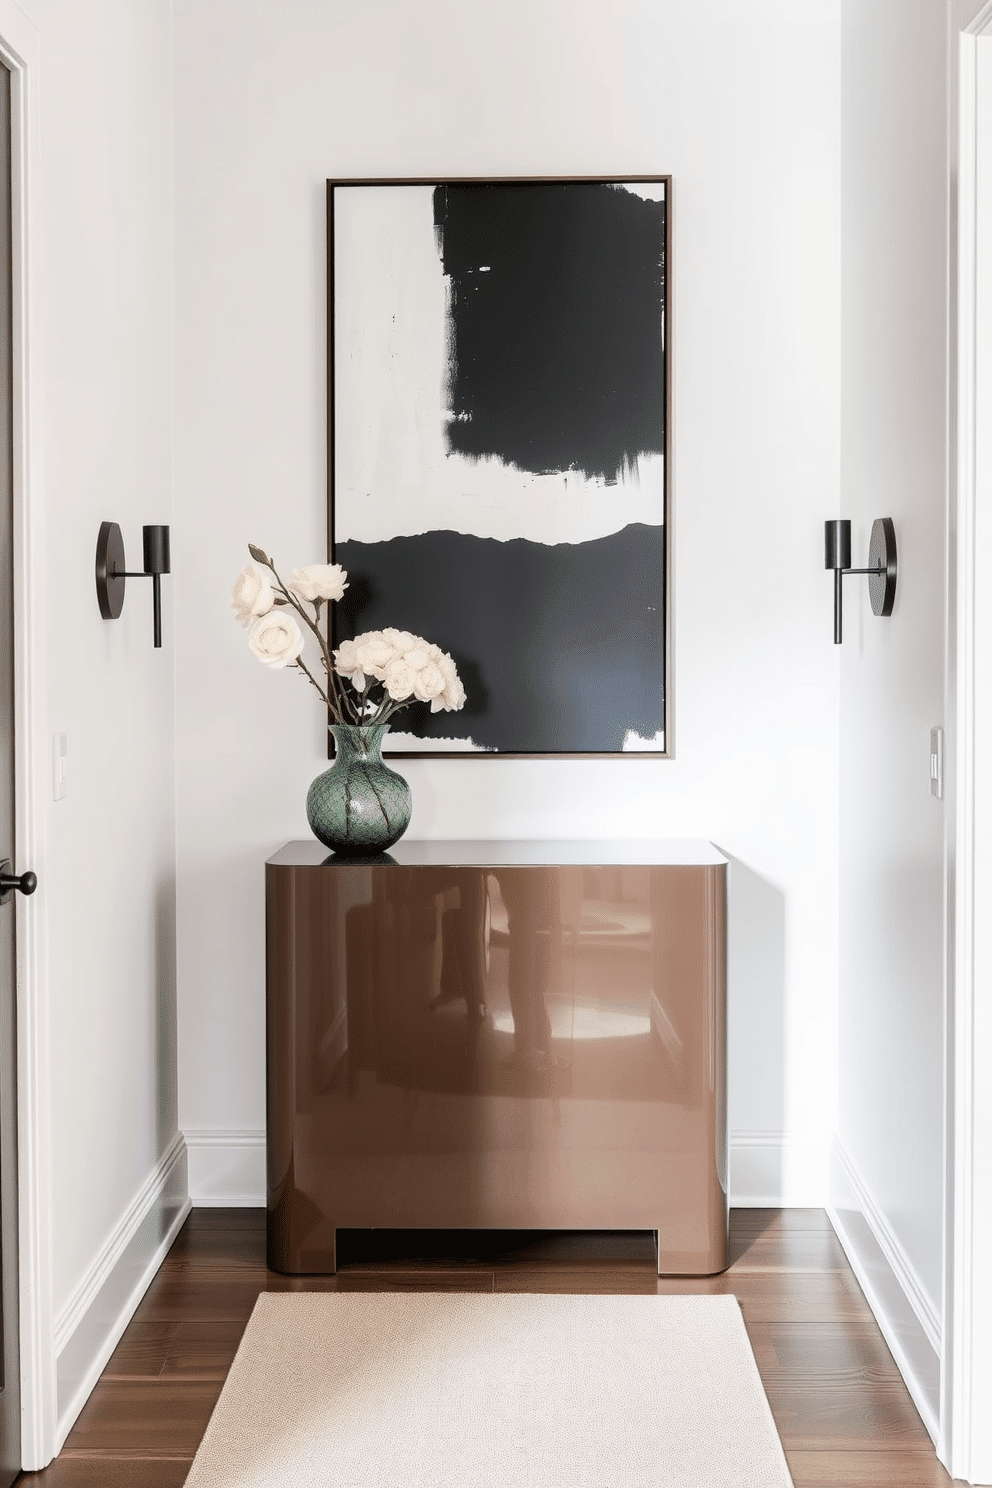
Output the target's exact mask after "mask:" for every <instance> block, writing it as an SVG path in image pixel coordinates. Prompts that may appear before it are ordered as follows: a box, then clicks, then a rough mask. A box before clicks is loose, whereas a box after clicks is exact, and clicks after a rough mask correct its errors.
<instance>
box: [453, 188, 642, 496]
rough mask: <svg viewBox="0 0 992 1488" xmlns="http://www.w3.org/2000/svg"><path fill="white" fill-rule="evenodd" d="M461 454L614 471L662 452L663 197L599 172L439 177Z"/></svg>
mask: <svg viewBox="0 0 992 1488" xmlns="http://www.w3.org/2000/svg"><path fill="white" fill-rule="evenodd" d="M434 225H435V235H436V238H437V243H438V251H439V253H440V255H441V261H442V264H443V267H444V272H445V274H446V275H447V276H448V277H449V279H450V283H451V294H450V304H449V312H448V315H449V324H448V342H449V368H448V377H449V385H448V389H447V395H448V397H447V401H448V407H449V410H450V413H451V415H452V421H451V422H450V423H449V424H448V425H447V431H446V432H447V440H448V447H449V450H450V451H451V452H452V453H457V454H460V455H464V456H469V457H471V458H476V459H478V458H481V457H484V456H497V457H498V458H499V459H500V460H502V461H503V462H504V463H506V464H508V465H513V466H515V467H517V468H518V469H520V470H528V471H533V472H535V473H544V472H549V471H564V470H581V471H584V472H585V473H586V475H588V476H589V477H595V476H599V477H601V478H602V479H605V480H606V481H607V482H609V483H611V484H612V483H615V482H616V481H617V480H618V478H619V477H620V475H621V473H622V472H623V471H624V470H625V469H629V468H630V467H631V465H632V464H633V462H634V461H635V460H636V458H637V456H638V455H641V454H662V453H664V439H665V367H664V349H663V335H664V301H665V203H664V202H657V201H646V200H644V198H643V197H640V196H637V195H636V194H635V193H634V192H632V191H626V190H624V189H623V188H622V187H618V186H615V185H611V184H606V183H603V182H577V181H556V182H531V183H521V184H506V183H499V184H490V185H485V184H474V185H441V186H437V187H435V189H434Z"/></svg>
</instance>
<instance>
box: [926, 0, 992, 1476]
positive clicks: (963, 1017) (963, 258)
mask: <svg viewBox="0 0 992 1488" xmlns="http://www.w3.org/2000/svg"><path fill="white" fill-rule="evenodd" d="M989 49H992V4H985V5H983V6H982V7H981V9H980V10H978V12H977V14H976V13H975V7H974V3H973V0H972V3H968V4H967V5H966V6H965V5H964V4H962V3H960V0H959V4H958V5H957V6H956V7H955V10H954V12H953V13H952V34H951V47H950V63H951V87H952V95H953V94H956V107H955V106H954V102H953V97H952V112H951V128H950V149H951V157H952V158H951V179H952V182H953V181H954V180H955V179H956V182H957V200H956V204H955V210H953V211H952V216H951V231H952V238H953V239H956V242H955V244H954V246H955V247H956V255H955V259H954V260H952V271H953V272H954V275H955V281H954V295H953V300H952V314H951V321H950V324H951V333H952V336H954V337H955V338H956V356H955V362H954V375H955V383H954V387H953V390H952V391H953V398H952V410H953V412H952V417H953V418H954V425H953V426H952V432H953V434H954V442H953V453H952V462H953V463H952V474H953V484H952V491H953V499H954V506H953V509H952V531H954V532H955V533H956V553H955V555H954V558H953V560H952V562H953V565H954V567H953V570H952V574H953V579H954V581H955V583H956V604H955V610H954V627H955V639H954V652H953V656H954V666H953V670H952V671H951V672H950V674H949V684H950V686H951V687H952V688H953V690H954V702H955V712H956V719H957V741H956V749H955V756H954V763H955V777H956V790H955V813H954V823H953V832H954V839H953V842H952V843H951V844H950V847H949V855H948V869H949V875H950V887H951V892H952V893H953V904H954V924H953V937H952V940H951V945H950V947H949V958H948V959H949V975H948V992H949V997H948V1023H947V1037H948V1051H947V1112H948V1163H947V1196H946V1201H945V1245H944V1254H945V1278H944V1319H945V1328H944V1333H945V1342H944V1348H943V1358H942V1382H941V1396H942V1402H941V1403H942V1412H941V1434H940V1441H939V1444H938V1451H939V1455H940V1457H941V1460H942V1462H943V1463H944V1464H945V1466H946V1467H947V1468H948V1471H949V1472H950V1473H951V1475H952V1476H953V1477H955V1478H962V1479H965V1480H967V1481H970V1482H975V1481H980V1482H990V1481H992V1418H990V1416H989V1411H988V1401H989V1399H990V1398H992V1283H990V1279H989V1277H988V1274H987V1273H988V1269H989V1268H988V1266H987V1264H986V1263H985V1255H986V1254H987V1250H988V1236H989V1234H990V1233H992V1096H990V1093H989V1089H988V1079H987V1071H988V1070H989V1069H990V1068H992V1010H990V1007H989V1003H990V989H992V929H990V926H989V917H988V909H987V906H988V904H989V902H992V898H990V896H992V856H990V848H992V798H990V797H992V791H990V786H992V772H990V770H989V766H988V763H987V762H988V758H989V753H988V751H989V749H990V747H992V678H990V668H992V607H990V596H989V593H988V589H989V586H988V583H987V582H986V580H987V577H988V575H989V574H990V573H992V522H990V517H992V427H990V422H989V413H988V410H987V406H983V405H987V404H988V400H989V390H990V386H992V383H990V379H992V313H990V296H992V274H990V273H989V267H988V259H989V255H990V251H992V214H990V210H989V196H990V193H992V151H990V149H989V145H988V143H987V140H988V136H989V133H990V130H992V66H990V62H992V56H990V54H989ZM979 574H981V576H982V580H983V582H982V583H977V582H976V578H977V575H979ZM979 761H980V762H981V767H980V768H979V764H978V762H979ZM979 906H980V907H981V908H979ZM980 1072H981V1073H980Z"/></svg>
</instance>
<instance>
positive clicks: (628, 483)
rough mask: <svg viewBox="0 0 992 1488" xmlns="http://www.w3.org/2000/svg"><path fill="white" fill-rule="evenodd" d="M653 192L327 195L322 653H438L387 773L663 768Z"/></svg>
mask: <svg viewBox="0 0 992 1488" xmlns="http://www.w3.org/2000/svg"><path fill="white" fill-rule="evenodd" d="M666 208H667V200H666V180H665V179H664V178H657V179H651V180H636V179H631V180H617V181H599V180H595V181H592V180H564V181H550V180H539V181H479V182H466V181H450V182H433V183H432V182H427V183H422V182H366V183H358V182H329V183H328V223H329V245H328V246H329V307H328V308H329V326H330V347H329V365H330V385H329V399H330V408H329V429H330V439H329V466H330V469H329V483H330V507H329V510H330V543H331V552H332V557H333V559H334V561H336V562H338V563H341V564H343V565H344V567H345V568H346V569H347V570H348V574H349V580H350V587H349V589H348V591H347V593H346V595H345V598H344V600H343V601H342V602H341V604H339V605H338V606H337V607H336V614H335V621H334V624H335V633H334V640H335V643H336V644H340V642H341V640H343V639H345V638H347V637H349V636H352V635H356V634H358V633H360V632H362V631H365V630H372V629H381V628H384V627H387V626H395V627H396V628H398V629H403V630H410V631H413V632H414V633H415V634H417V635H422V636H424V637H426V638H427V639H428V640H429V641H433V642H435V643H436V644H437V645H439V646H441V647H442V649H443V650H445V651H448V652H450V653H451V655H452V657H453V658H454V660H455V662H456V664H457V666H458V670H459V673H460V675H461V678H462V681H463V683H464V685H465V689H466V692H467V694H468V701H467V703H466V705H465V708H464V710H463V711H461V712H459V713H446V712H439V713H434V714H431V713H430V712H429V711H428V710H427V708H426V707H424V706H416V705H415V706H414V707H412V708H411V709H410V710H409V712H408V713H403V714H400V715H399V716H398V717H397V719H396V720H395V725H396V726H395V727H394V728H393V730H392V734H391V743H390V748H391V750H392V752H394V753H395V752H415V753H418V754H423V753H427V754H436V753H441V752H444V753H451V752H454V753H461V754H467V753H497V754H504V755H505V754H515V755H519V754H522V755H534V754H540V755H581V754H621V753H624V752H628V753H629V752H651V753H664V752H665V749H666V742H665V740H666V732H665V730H666V676H665V670H666V668H665V658H666V639H667V637H666V572H667V563H666V526H665V517H666V485H667V482H666V474H667V472H666V436H667V429H666V394H667V335H666V315H665V308H666V303H667V274H668V264H667V261H666V242H667V229H668V224H667V221H666Z"/></svg>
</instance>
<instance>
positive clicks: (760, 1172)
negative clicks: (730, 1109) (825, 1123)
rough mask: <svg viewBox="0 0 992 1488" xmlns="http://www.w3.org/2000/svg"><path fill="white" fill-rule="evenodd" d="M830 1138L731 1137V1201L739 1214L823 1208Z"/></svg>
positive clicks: (741, 1133)
mask: <svg viewBox="0 0 992 1488" xmlns="http://www.w3.org/2000/svg"><path fill="white" fill-rule="evenodd" d="M829 1144H830V1139H829V1137H827V1136H826V1135H816V1134H814V1135H809V1134H806V1133H803V1134H796V1133H790V1132H784V1131H735V1132H731V1134H730V1181H729V1185H728V1187H729V1191H730V1194H729V1197H730V1203H731V1205H732V1207H734V1208H738V1209H769V1208H773V1209H776V1208H783V1207H784V1208H790V1207H791V1208H800V1209H807V1208H812V1209H822V1208H823V1207H824V1206H825V1204H826V1202H827V1193H828V1187H827V1174H828V1161H827V1160H828V1154H829Z"/></svg>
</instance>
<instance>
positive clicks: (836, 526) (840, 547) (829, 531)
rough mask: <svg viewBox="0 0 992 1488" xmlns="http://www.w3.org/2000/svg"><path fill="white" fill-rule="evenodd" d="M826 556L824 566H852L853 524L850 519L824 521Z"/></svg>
mask: <svg viewBox="0 0 992 1488" xmlns="http://www.w3.org/2000/svg"><path fill="white" fill-rule="evenodd" d="M823 529H824V537H825V539H826V542H825V556H826V561H825V562H824V565H823V566H824V568H833V569H837V568H850V566H851V524H850V522H849V521H845V520H843V519H842V520H839V521H835V522H824V524H823Z"/></svg>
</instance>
